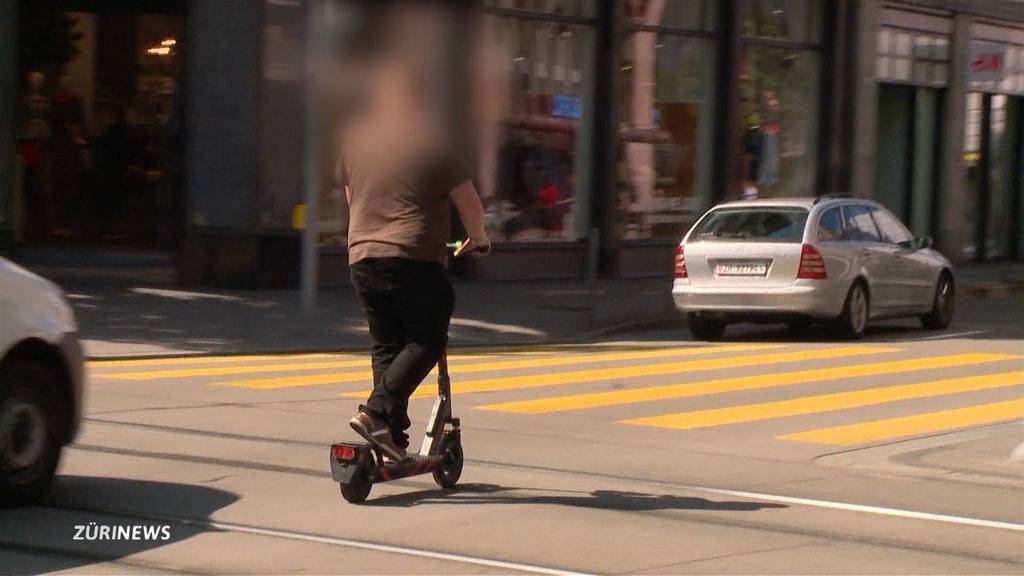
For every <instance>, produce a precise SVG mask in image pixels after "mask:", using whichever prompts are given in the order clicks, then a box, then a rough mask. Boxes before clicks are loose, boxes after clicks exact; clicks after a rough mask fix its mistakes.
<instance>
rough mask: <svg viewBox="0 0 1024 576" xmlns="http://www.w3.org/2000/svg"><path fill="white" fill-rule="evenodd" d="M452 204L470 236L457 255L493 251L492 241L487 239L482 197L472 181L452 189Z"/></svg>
mask: <svg viewBox="0 0 1024 576" xmlns="http://www.w3.org/2000/svg"><path fill="white" fill-rule="evenodd" d="M450 196H451V199H452V202H454V203H455V209H456V210H458V212H459V220H462V226H463V227H465V229H466V233H467V234H469V241H468V242H466V243H465V244H463V245H462V247H461V248H460V249H459V250H458V251H457V252H456V253H455V255H456V256H459V255H461V254H462V253H464V252H466V251H467V250H474V251H478V252H481V253H484V254H486V253H487V252H490V250H491V240H490V239H489V238H488V237H487V230H485V229H484V205H483V204H482V203H481V202H480V196H479V195H477V193H476V186H473V182H472V181H470V180H464V181H463V182H462V183H461V184H459V185H458V186H456V187H455V188H452V191H451V194H450Z"/></svg>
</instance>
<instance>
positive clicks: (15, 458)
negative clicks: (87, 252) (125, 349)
mask: <svg viewBox="0 0 1024 576" xmlns="http://www.w3.org/2000/svg"><path fill="white" fill-rule="evenodd" d="M83 375H84V370H83V361H82V349H81V346H80V345H79V342H78V334H77V327H76V323H75V315H74V312H72V310H71V306H69V305H68V303H67V300H66V299H65V298H64V293H63V292H62V291H61V289H60V288H59V287H57V285H56V284H54V283H53V282H50V281H49V280H46V279H44V278H40V277H39V276H36V275H35V274H33V273H31V272H29V271H28V270H25V269H24V268H21V267H20V266H18V265H16V264H14V263H12V262H10V261H8V260H5V259H4V258H0V502H2V503H6V504H12V503H13V504H20V503H26V502H31V501H34V500H37V499H39V498H40V497H42V496H43V495H44V494H45V493H46V491H47V489H48V488H49V486H50V482H51V480H52V479H53V475H54V473H55V472H56V470H57V463H58V461H59V460H60V452H61V449H62V448H63V447H64V446H65V445H67V444H69V443H70V442H71V441H72V440H73V439H74V437H75V434H76V433H77V431H78V425H79V422H80V420H81V413H82V388H83V379H84V376H83Z"/></svg>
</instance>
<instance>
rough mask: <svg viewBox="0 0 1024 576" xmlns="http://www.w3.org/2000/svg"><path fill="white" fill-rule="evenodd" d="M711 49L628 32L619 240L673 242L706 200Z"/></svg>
mask: <svg viewBox="0 0 1024 576" xmlns="http://www.w3.org/2000/svg"><path fill="white" fill-rule="evenodd" d="M713 70H714V46H713V44H712V43H711V42H709V41H708V40H705V39H700V38H689V37H685V36H674V35H666V34H661V35H659V34H655V33H653V32H640V31H637V32H633V33H631V34H630V35H629V36H628V37H627V38H626V41H625V43H624V45H623V56H622V69H621V75H622V78H621V87H622V91H621V93H620V96H621V100H620V107H619V109H620V111H621V112H620V119H621V126H620V130H619V141H620V143H621V145H620V147H619V170H618V172H619V182H618V209H619V214H620V218H619V222H620V229H619V233H620V235H621V238H623V239H643V238H669V237H678V236H679V235H680V234H681V233H682V232H683V231H684V230H685V229H686V228H687V227H688V226H689V225H690V224H692V223H693V221H694V220H695V219H696V217H697V216H698V215H699V213H700V211H702V209H703V208H704V206H705V205H706V203H707V202H708V199H709V197H710V192H709V188H710V184H709V178H710V160H711V157H710V151H711V131H712V116H713V114H714V112H713V110H712V107H713V102H712V98H711V91H712V90H713V82H712V81H711V75H712V74H713Z"/></svg>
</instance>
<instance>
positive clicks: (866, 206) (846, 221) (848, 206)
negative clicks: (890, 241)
mask: <svg viewBox="0 0 1024 576" xmlns="http://www.w3.org/2000/svg"><path fill="white" fill-rule="evenodd" d="M851 208H861V209H863V210H864V211H865V212H866V213H867V215H868V221H869V222H871V225H872V226H873V227H874V229H875V237H874V238H873V239H872V238H850V237H849V234H848V232H849V231H850V230H858V231H860V232H862V233H863V232H864V231H863V230H860V226H857V224H856V223H852V224H850V220H849V219H848V218H847V216H846V213H847V211H849V210H850V209H851ZM871 208H872V206H871V205H870V204H844V205H843V240H845V241H846V242H874V243H882V232H881V231H880V230H879V229H878V225H877V224H875V220H874V218H873V217H872V216H871ZM847 224H850V225H849V226H848V225H847Z"/></svg>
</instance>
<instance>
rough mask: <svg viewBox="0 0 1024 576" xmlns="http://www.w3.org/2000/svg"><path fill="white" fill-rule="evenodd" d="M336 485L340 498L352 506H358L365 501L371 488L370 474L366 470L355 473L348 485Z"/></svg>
mask: <svg viewBox="0 0 1024 576" xmlns="http://www.w3.org/2000/svg"><path fill="white" fill-rule="evenodd" d="M338 485H339V486H340V487H341V496H342V497H343V498H344V499H345V500H347V501H348V502H351V503H352V504H359V503H360V502H363V501H364V500H366V497H367V496H369V495H370V488H373V482H371V481H370V473H369V471H368V470H367V469H366V468H362V469H360V470H359V472H356V474H355V476H353V477H352V480H351V481H349V482H348V483H344V482H342V483H339V484H338Z"/></svg>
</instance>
